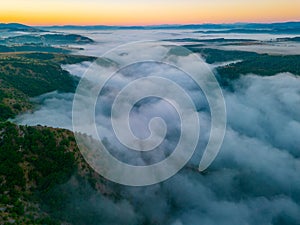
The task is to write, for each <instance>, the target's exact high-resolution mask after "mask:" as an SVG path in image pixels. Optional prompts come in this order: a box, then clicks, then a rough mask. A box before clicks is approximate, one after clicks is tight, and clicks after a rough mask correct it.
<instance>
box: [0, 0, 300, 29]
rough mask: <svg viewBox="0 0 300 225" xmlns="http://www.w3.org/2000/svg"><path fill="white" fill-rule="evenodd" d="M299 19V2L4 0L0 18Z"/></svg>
mask: <svg viewBox="0 0 300 225" xmlns="http://www.w3.org/2000/svg"><path fill="white" fill-rule="evenodd" d="M279 21H300V0H252V1H251V0H186V1H184V0H160V1H159V0H151V1H147V0H111V1H107V0H85V1H83V0H81V1H80V0H4V1H2V2H1V7H0V22H2V23H10V22H18V23H24V24H28V25H65V24H76V25H96V24H104V25H154V24H191V23H231V22H279Z"/></svg>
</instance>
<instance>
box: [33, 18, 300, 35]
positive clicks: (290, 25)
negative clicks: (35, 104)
mask: <svg viewBox="0 0 300 225" xmlns="http://www.w3.org/2000/svg"><path fill="white" fill-rule="evenodd" d="M37 28H40V29H50V30H52V29H54V30H56V29H68V30H72V29H73V30H116V29H117V30H153V29H162V30H164V29H182V30H184V29H191V30H199V32H206V33H210V32H212V33H221V32H223V33H235V32H236V33H255V32H259V33H276V34H280V33H283V34H289V33H300V21H299V22H298V21H296V22H282V23H229V24H186V25H154V26H106V25H95V26H76V25H65V26H48V27H46V26H45V27H37Z"/></svg>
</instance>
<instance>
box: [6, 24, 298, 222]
mask: <svg viewBox="0 0 300 225" xmlns="http://www.w3.org/2000/svg"><path fill="white" fill-rule="evenodd" d="M53 29H55V28H53ZM195 31H197V30H193V29H173V30H172V29H163V30H158V29H153V30H151V29H150V30H110V29H108V30H82V29H80V30H73V29H65V30H61V29H60V30H59V32H64V33H70V34H76V35H82V36H85V37H87V38H88V39H87V40H93V43H85V44H84V45H81V44H80V43H71V44H69V45H68V51H70V52H71V53H72V54H76V55H84V56H93V57H100V58H101V57H102V56H103V54H105V53H106V52H107V51H110V50H111V49H113V48H115V47H117V46H119V45H122V44H126V43H129V42H137V41H141V40H155V41H164V40H167V41H172V40H174V42H175V43H176V44H178V45H182V46H185V47H187V48H189V49H191V51H194V52H195V54H197V56H199V57H200V58H201V59H202V60H203V61H206V63H205V65H206V66H207V67H208V68H210V69H211V70H212V71H213V73H214V75H215V76H216V78H217V79H218V81H220V82H219V83H220V86H221V89H222V93H223V95H224V99H225V104H226V112H227V116H226V118H227V124H226V133H225V137H224V141H223V144H222V146H221V149H220V152H219V154H218V156H217V157H216V159H215V160H214V162H213V163H212V164H211V165H210V167H209V168H208V169H207V170H205V171H204V172H199V171H198V165H199V161H200V160H201V158H202V155H203V151H204V149H205V146H206V145H207V142H208V139H209V132H210V129H211V111H210V108H209V105H208V102H207V99H206V97H205V95H204V93H203V91H202V90H201V89H199V87H197V86H196V85H195V83H194V82H193V81H192V80H191V78H189V77H188V76H187V75H186V74H185V73H184V72H183V71H179V70H177V69H175V68H172V67H170V66H168V65H161V64H157V63H138V64H135V65H131V66H129V67H126V68H122V69H121V70H119V71H118V72H117V73H116V74H115V75H114V78H113V79H112V80H111V81H110V82H108V83H107V84H106V85H107V86H106V88H105V89H103V91H102V92H101V97H99V99H98V101H97V104H96V110H95V115H96V126H97V129H98V131H99V136H100V138H101V139H104V140H106V143H107V145H108V146H109V149H110V150H111V151H112V154H113V155H115V156H116V157H117V158H119V159H121V160H122V161H124V162H127V163H130V164H133V165H149V164H152V163H156V162H159V161H161V160H163V159H164V158H165V157H167V156H168V155H170V154H171V153H172V150H173V149H174V146H176V143H177V142H178V138H179V136H180V122H179V120H178V115H177V114H176V111H175V109H174V107H172V105H170V104H169V103H168V102H165V101H162V100H161V99H155V98H151V97H149V98H146V99H143V100H141V101H140V102H139V103H138V104H136V105H135V107H134V108H133V110H132V111H131V114H130V116H131V118H130V119H131V123H132V124H131V125H132V130H133V133H134V134H136V136H137V137H139V138H146V137H148V136H149V129H148V123H149V121H150V120H151V118H153V117H161V118H162V119H163V120H164V122H165V123H166V125H167V127H168V129H167V134H166V138H165V140H164V141H163V142H162V144H161V146H159V147H157V149H155V151H153V152H149V153H137V152H133V151H128V148H127V147H126V146H123V145H122V144H121V143H120V142H119V141H118V140H117V139H116V137H115V135H114V133H113V129H112V127H111V121H110V116H111V114H110V113H111V108H110V107H111V105H112V102H113V100H114V98H115V97H116V95H117V93H118V92H119V91H120V90H121V89H122V88H123V87H124V86H126V84H127V83H129V82H130V81H133V80H135V79H137V78H140V77H143V76H151V75H156V76H160V77H164V78H167V79H171V80H173V81H174V82H176V83H178V84H179V85H180V86H181V87H183V88H184V90H185V91H186V92H187V93H188V94H189V95H190V96H191V98H192V99H193V101H194V102H196V103H195V104H196V109H197V112H196V113H197V115H198V116H199V120H200V130H201V131H200V139H199V143H198V145H197V148H196V151H195V153H194V155H193V157H192V158H191V160H190V161H189V162H188V164H187V165H186V166H185V167H184V168H183V169H181V170H180V172H179V173H177V174H176V175H174V176H173V177H171V178H170V179H168V180H166V181H163V182H162V183H159V184H154V185H151V186H146V187H129V186H123V185H119V184H114V183H111V184H110V187H111V188H112V190H113V191H114V192H117V193H118V199H115V198H111V196H110V195H103V194H101V193H99V192H98V191H97V190H95V189H94V188H93V187H92V186H91V185H90V184H89V183H85V182H80V181H78V180H77V179H78V178H76V177H75V176H71V178H70V179H69V180H68V181H67V182H65V183H63V184H60V185H57V186H56V187H55V190H58V192H63V193H67V194H66V195H65V204H64V205H63V206H62V207H61V208H60V211H59V212H51V211H49V212H48V213H49V215H51V216H53V218H56V219H58V220H59V221H65V222H68V223H70V224H101V225H102V224H107V225H108V224H123V225H125V224H128V225H133V224H137V225H141V224H153V225H154V224H170V225H194V224H195V225H196V224H201V225H215V224H218V225H227V224H228V225H242V224H245V225H246V224H249V225H250V224H251V225H252V224H253V225H257V224H260V225H271V224H272V225H285V224H286V225H294V224H295V225H297V224H298V225H299V224H300V179H299V172H300V160H299V157H300V147H299V146H300V138H299V131H300V77H299V75H300V73H292V71H294V70H293V69H294V68H296V67H297V68H296V69H295V70H297V71H300V70H299V68H300V67H299V65H300V57H299V52H300V42H294V41H291V42H290V41H275V40H276V39H278V38H287V37H288V38H293V37H296V36H297V35H295V34H255V33H251V34H234V33H220V34H219V33H211V34H210V33H196V32H195ZM51 32H52V30H51ZM51 32H50V33H51ZM222 39H225V41H224V40H223V41H220V40H222ZM226 39H229V40H231V41H226ZM234 39H238V40H239V41H238V42H236V41H232V40H234ZM243 39H244V41H243ZM209 40H210V41H209ZM213 40H215V41H213ZM56 47H58V46H56ZM202 48H206V49H217V50H220V51H224V52H223V54H224V56H226V51H233V50H234V51H236V50H239V51H244V52H246V53H245V54H246V55H247V54H248V53H250V54H251V52H256V53H259V54H264V55H266V54H268V55H275V56H278V57H279V56H281V55H285V56H291V55H293V56H294V55H297V57H296V58H295V60H296V61H297V63H296V64H293V63H291V67H293V66H294V68H291V70H289V71H279V72H276V73H274V74H270V75H265V74H255V73H254V72H247V73H246V74H238V76H236V77H234V79H230V78H228V77H226V79H225V76H222V73H221V70H219V69H220V68H222V67H234V66H235V65H236V66H238V63H243V62H244V61H247V60H248V61H249V59H248V58H243V57H241V58H239V56H236V57H233V58H232V59H230V60H227V58H226V57H224V59H222V57H221V58H220V59H218V60H215V62H213V63H207V57H208V56H207V55H205V54H201V53H199V52H200V50H199V51H198V50H197V49H202ZM195 49H196V50H195ZM169 51H170V49H169V47H168V46H167V45H166V46H160V48H153V49H151V51H145V54H150V55H149V56H150V57H157V56H159V55H161V54H167V53H168V52H169ZM122 54H123V55H124V56H122V57H124V60H126V57H132V58H135V57H136V58H137V59H138V58H139V57H138V55H139V54H143V52H137V51H135V49H132V51H131V52H130V51H128V52H122ZM170 54H171V53H170ZM170 57H171V56H170ZM172 57H173V58H174V60H177V61H179V62H181V63H182V64H185V66H190V67H192V66H193V65H192V64H191V63H190V61H189V60H187V59H188V57H189V56H186V55H180V54H178V55H176V54H173V55H172ZM245 57H248V55H247V56H245ZM249 57H250V56H249ZM251 57H252V56H251ZM255 57H256V56H255ZM111 60H112V61H109V62H110V64H109V65H107V64H103V65H101V64H99V65H96V67H98V68H99V71H102V70H106V69H109V68H110V66H111V67H114V63H116V62H114V61H113V59H111ZM278 60H280V57H279V59H278ZM92 64H93V61H92V60H88V61H85V60H82V61H81V62H79V63H64V64H61V68H62V69H63V70H64V71H67V72H69V73H70V74H71V75H72V76H73V77H74V78H76V79H79V78H81V77H83V76H84V74H85V73H86V71H87V70H88V69H89V68H90V66H91V65H92ZM268 66H269V65H266V68H268ZM271 66H272V65H270V67H271ZM270 70H271V68H270ZM219 71H220V72H219ZM99 76H100V77H99ZM89 78H90V80H89V82H96V81H97V79H101V73H100V74H98V72H97V71H95V77H89ZM93 79H95V80H93ZM152 85H159V84H156V83H145V84H144V86H143V87H140V88H137V89H136V90H135V91H134V92H133V93H132V95H136V96H138V95H139V94H140V93H141V92H142V91H143V88H145V87H149V88H151V86H152ZM74 95H75V94H74V92H72V91H71V92H67V93H66V92H64V91H57V90H55V91H51V92H48V93H45V94H42V95H39V96H34V97H32V98H30V101H31V102H32V103H33V104H34V105H35V107H34V108H33V110H32V111H31V112H23V113H21V114H19V115H17V116H16V117H15V118H13V119H10V121H11V122H13V123H17V124H19V125H27V126H36V125H42V126H48V127H54V128H64V129H67V130H70V131H72V130H73V126H72V106H73V99H74ZM83 110H84V109H83ZM121 119H122V118H121ZM121 119H120V120H121ZM88 125H89V124H87V126H88ZM88 135H91V134H88ZM190 135H192V134H190ZM94 138H96V137H94ZM79 186H80V187H79ZM78 189H80V190H81V191H80V192H78ZM46 212H47V209H46Z"/></svg>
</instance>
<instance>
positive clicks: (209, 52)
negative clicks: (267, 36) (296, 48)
mask: <svg viewBox="0 0 300 225" xmlns="http://www.w3.org/2000/svg"><path fill="white" fill-rule="evenodd" d="M186 47H188V48H189V49H190V50H191V51H193V52H195V53H200V54H201V55H202V56H203V57H204V58H205V60H206V62H207V63H210V64H213V63H219V62H230V61H235V60H241V61H239V62H236V63H231V64H229V65H225V66H220V67H218V68H217V73H218V78H219V81H220V82H221V83H222V84H227V83H228V81H229V80H232V79H236V78H239V77H240V76H241V75H246V74H250V73H252V74H257V75H260V76H273V75H276V74H278V73H284V72H289V73H293V74H295V75H300V55H269V54H259V53H256V52H247V51H226V50H220V49H210V48H199V47H195V46H186Z"/></svg>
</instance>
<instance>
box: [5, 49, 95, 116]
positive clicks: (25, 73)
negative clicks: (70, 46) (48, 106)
mask: <svg viewBox="0 0 300 225" xmlns="http://www.w3.org/2000/svg"><path fill="white" fill-rule="evenodd" d="M94 59H95V58H94V57H85V56H73V55H65V54H49V53H27V54H25V53H23V54H18V53H15V54H3V55H0V121H3V120H6V119H8V118H10V117H13V116H14V115H17V114H18V113H20V112H24V111H27V110H29V109H31V108H32V104H31V103H30V101H29V98H30V97H35V96H38V95H41V94H44V93H47V92H51V91H55V90H57V91H61V92H73V91H74V90H75V87H76V85H77V82H78V81H77V80H76V79H75V78H74V77H73V76H71V75H70V74H69V73H68V72H67V71H64V70H63V69H62V68H61V66H60V65H61V64H73V63H79V62H82V61H91V60H94Z"/></svg>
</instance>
